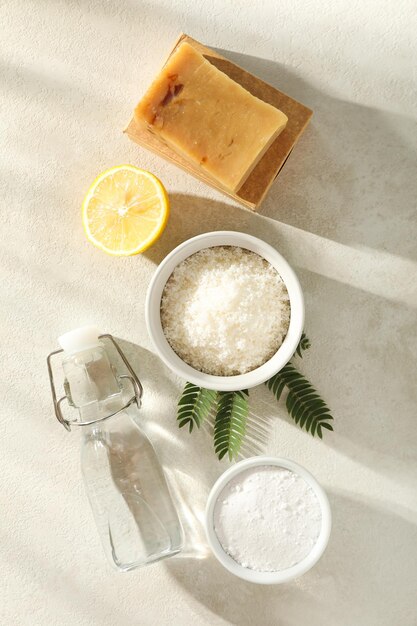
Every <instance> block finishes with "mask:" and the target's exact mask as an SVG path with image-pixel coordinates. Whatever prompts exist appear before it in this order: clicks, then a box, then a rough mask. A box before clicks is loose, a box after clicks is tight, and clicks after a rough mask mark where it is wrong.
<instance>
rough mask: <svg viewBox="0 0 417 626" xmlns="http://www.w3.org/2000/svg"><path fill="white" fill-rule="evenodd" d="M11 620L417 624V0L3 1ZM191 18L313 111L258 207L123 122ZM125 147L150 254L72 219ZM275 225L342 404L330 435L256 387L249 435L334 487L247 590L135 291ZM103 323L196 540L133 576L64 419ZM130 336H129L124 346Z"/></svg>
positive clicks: (119, 624) (318, 363)
mask: <svg viewBox="0 0 417 626" xmlns="http://www.w3.org/2000/svg"><path fill="white" fill-rule="evenodd" d="M0 23H1V25H2V35H1V39H0V55H1V56H0V62H1V70H0V82H1V90H0V101H1V111H2V113H1V116H0V133H1V152H0V198H1V200H0V201H1V206H2V213H1V214H2V221H1V243H0V275H1V305H0V315H1V326H0V332H1V369H2V372H1V377H0V384H1V406H0V412H1V429H2V437H1V440H0V442H1V443H0V454H1V472H2V481H1V485H2V488H1V492H0V510H1V514H0V529H1V542H0V560H1V578H2V583H1V595H0V623H1V624H2V625H3V624H4V625H6V624H7V626H12V625H18V626H54V625H59V626H130V625H140V626H148V625H149V626H153V625H157V626H165V625H167V626H168V625H170V626H188V625H190V626H191V625H193V626H194V625H198V626H220V625H225V624H236V625H239V626H245V625H251V626H252V625H255V624H256V625H260V626H261V625H262V626H304V624H307V623H308V624H309V625H310V626H323V625H326V626H374V625H375V626H393V625H394V624H401V626H414V625H415V624H416V623H417V609H416V596H417V576H416V562H417V527H416V519H417V496H416V479H417V464H416V460H417V459H416V457H417V429H416V406H417V398H416V385H415V355H416V353H417V346H416V308H417V292H416V275H417V272H416V266H417V263H416V257H417V247H416V241H417V223H416V222H417V217H416V206H415V203H416V197H417V176H416V170H415V165H416V144H417V142H416V140H417V131H416V124H415V119H414V118H415V109H416V104H417V95H416V74H415V58H416V53H417V46H416V39H415V32H416V22H415V3H414V2H413V1H412V0H402V1H400V2H394V1H393V0H383V1H382V2H380V1H378V2H377V1H376V0H369V1H368V2H365V3H364V2H359V1H357V0H353V1H350V2H347V0H335V1H334V2H331V3H323V2H321V1H320V0H307V1H306V2H302V3H300V2H299V3H294V2H290V0H283V1H281V2H279V3H278V2H276V3H274V2H269V3H268V2H262V1H261V0H255V1H254V2H251V3H249V2H240V3H237V2H231V1H225V0H213V1H212V2H210V3H207V2H201V1H196V0H192V1H191V0H184V1H183V2H181V3H179V2H178V3H175V2H170V1H169V0H159V1H158V2H153V1H152V0H150V1H149V2H134V0H126V1H124V2H115V1H114V0H110V1H109V2H102V1H101V0H96V1H94V0H79V1H73V2H69V1H68V2H63V1H56V2H51V1H50V0H49V1H48V0H42V1H40V0H27V1H25V2H20V3H19V2H16V1H15V0H11V1H7V0H3V2H2V3H1V4H0ZM180 31H185V32H187V33H189V34H190V35H191V36H194V37H195V38H197V39H199V40H201V41H204V42H206V43H207V44H208V45H210V46H213V47H216V48H218V49H220V50H222V51H223V54H225V55H229V56H230V57H231V58H232V60H234V61H236V62H237V63H239V64H241V65H243V66H244V67H245V68H247V69H249V70H250V71H252V72H253V73H255V74H258V75H259V76H260V77H261V78H263V79H265V80H267V81H269V82H271V83H272V84H274V85H276V86H277V87H279V88H280V89H282V90H284V91H287V92H288V93H289V94H290V95H292V96H294V97H295V98H297V99H299V100H301V101H302V102H305V103H306V104H307V105H308V106H311V107H312V108H313V109H314V111H315V116H314V118H313V121H312V124H311V126H310V128H309V130H308V131H307V133H306V134H305V135H304V136H303V138H302V139H301V141H300V144H299V145H298V146H297V148H296V150H294V153H293V155H292V156H291V159H290V160H289V161H288V163H287V165H286V166H285V168H284V170H283V171H282V173H281V174H280V176H279V179H278V181H277V183H276V184H275V185H274V187H273V188H272V191H271V193H270V195H269V197H268V199H267V200H266V202H265V205H264V211H263V215H262V216H258V215H253V214H251V213H250V212H248V211H245V210H243V209H241V208H238V207H235V206H233V205H232V204H231V203H230V202H229V201H228V200H225V199H224V198H223V197H222V196H221V195H220V194H217V193H215V192H214V191H212V190H210V189H208V188H207V187H206V186H204V185H203V184H202V183H199V182H197V181H196V180H194V179H192V178H191V177H188V176H187V175H186V174H185V173H183V172H181V171H180V170H178V169H176V168H175V167H173V166H172V165H170V164H168V163H166V162H164V161H162V160H160V159H159V158H157V157H155V156H152V155H150V154H149V153H147V152H145V151H143V150H141V149H140V148H139V147H138V146H136V145H134V144H133V143H132V142H129V141H128V140H127V138H126V137H124V136H123V135H122V133H121V130H122V128H123V127H124V125H125V124H126V123H127V121H128V120H129V117H130V113H131V110H132V107H133V106H134V104H135V102H136V100H137V99H138V97H139V96H140V95H141V93H143V91H144V89H145V88H146V86H147V85H148V83H149V81H150V80H151V78H152V76H153V74H154V73H155V72H156V70H157V69H158V67H159V65H160V63H161V60H162V59H163V58H164V56H165V55H166V54H167V52H168V51H169V49H170V47H171V46H172V43H173V41H174V40H175V38H176V37H177V36H178V34H179V32H180ZM123 162H131V163H134V164H138V165H140V166H142V167H145V168H148V169H150V170H152V171H153V172H155V173H156V174H157V175H158V176H160V178H161V179H162V180H163V181H164V183H165V185H166V187H167V189H168V191H169V193H170V195H171V200H172V216H171V219H170V222H169V226H168V228H167V231H166V232H165V234H164V236H163V238H162V239H161V240H160V242H159V243H158V244H157V245H156V246H155V247H154V248H152V249H151V250H150V251H149V253H147V254H146V255H143V256H140V257H136V258H130V259H119V260H118V259H114V258H110V257H107V256H106V255H104V254H103V253H101V252H100V251H99V250H96V249H95V248H93V247H92V246H90V245H89V244H88V243H87V242H86V240H85V239H84V236H83V231H82V226H81V220H80V204H81V201H82V198H83V195H84V193H85V192H86V190H87V188H88V186H89V184H90V182H91V181H92V179H93V178H94V177H95V176H96V174H98V173H99V172H100V171H102V170H103V169H105V168H106V167H109V166H111V165H114V164H118V163H123ZM224 228H231V229H236V230H239V229H241V230H243V231H245V232H249V233H252V234H254V235H258V236H260V237H263V238H264V239H265V240H267V241H268V242H270V243H271V244H273V245H275V246H276V247H277V248H278V250H280V251H281V252H282V253H283V254H284V255H285V256H286V257H287V258H288V260H289V261H290V262H291V263H292V264H293V266H294V267H295V269H296V270H297V272H298V274H299V277H300V280H301V282H302V286H303V289H304V292H305V297H306V306H307V319H306V330H307V332H308V334H309V336H310V339H311V341H312V348H311V350H310V352H309V354H308V355H307V356H305V358H304V359H303V361H302V363H301V365H300V367H301V369H302V370H303V371H304V372H305V373H306V374H307V375H308V376H309V377H310V378H311V380H312V381H313V382H314V384H316V385H317V387H318V388H319V389H320V391H321V392H322V394H323V396H324V397H325V398H326V400H327V401H328V403H329V405H330V406H331V407H332V409H333V412H334V416H335V433H334V434H333V435H332V434H329V436H327V437H326V438H325V441H323V442H321V441H319V440H314V439H312V438H311V437H310V436H308V435H306V434H304V433H302V432H300V431H299V430H298V429H297V428H296V427H295V426H294V425H293V424H292V423H291V421H290V420H289V419H288V417H287V415H286V411H285V408H283V407H282V406H279V407H277V405H276V404H274V401H273V399H272V398H271V396H270V395H269V394H268V392H267V390H266V389H264V388H259V389H257V390H256V391H254V393H253V395H252V400H251V402H252V410H253V414H252V416H251V420H252V422H253V423H256V424H258V430H257V432H258V436H257V440H256V441H252V443H251V446H250V449H246V450H245V454H246V455H248V454H253V453H259V452H265V453H268V454H275V455H281V456H287V457H289V458H292V459H294V460H295V461H298V462H299V463H301V464H303V465H305V466H306V467H307V468H308V469H309V470H310V471H311V472H312V473H313V474H315V476H316V477H317V478H318V480H319V481H320V482H321V483H322V484H323V486H324V487H325V488H326V489H327V491H328V494H329V498H330V502H331V506H332V509H333V516H334V526H333V533H332V536H331V540H330V543H329V546H328V549H327V552H326V553H325V555H324V556H323V558H322V560H321V561H320V562H319V563H318V565H317V566H316V567H315V568H314V569H313V570H312V571H311V572H309V573H308V574H306V575H305V576H304V577H302V578H301V579H299V580H297V581H295V582H293V583H290V584H287V585H282V586H280V587H273V588H272V587H257V586H252V585H250V584H249V583H245V582H243V581H240V580H238V579H235V578H233V577H232V576H231V575H230V574H228V573H227V572H226V571H224V570H223V569H222V568H221V566H220V565H218V564H217V562H216V561H215V560H214V559H213V558H212V557H211V556H210V555H209V554H208V550H207V545H206V542H205V539H204V534H203V530H202V525H201V521H202V516H203V509H204V505H205V501H206V497H207V494H208V492H209V489H210V487H211V486H212V484H213V482H214V481H215V479H216V478H217V476H218V475H219V474H220V473H221V472H222V471H223V470H224V469H225V468H226V467H227V462H226V461H224V462H222V463H219V462H218V461H217V460H216V459H215V457H214V454H213V451H212V448H211V445H212V444H211V439H210V436H209V434H208V433H207V432H206V431H204V430H203V431H201V432H195V433H193V434H192V436H190V435H188V433H186V432H182V431H179V430H178V429H177V426H176V424H175V401H176V396H177V394H178V392H179V390H180V387H181V381H179V380H177V379H176V378H175V377H174V376H172V375H171V374H170V373H169V372H168V371H167V370H166V369H165V368H164V367H163V366H162V364H161V363H160V362H159V360H158V358H157V357H156V356H155V355H154V354H153V353H152V348H151V346H150V343H149V340H148V337H147V334H146V329H145V325H144V311H143V302H144V295H145V291H146V287H147V284H148V282H149V279H150V277H151V275H152V272H153V271H154V269H155V266H156V264H157V263H158V262H159V261H160V260H161V259H162V258H163V256H164V255H165V254H166V253H167V252H169V251H170V250H171V249H172V248H173V246H174V245H176V244H177V243H179V242H180V241H182V240H184V239H186V238H187V237H189V236H191V235H193V234H197V233H200V232H204V231H208V230H211V229H224ZM86 322H95V323H96V324H98V325H99V326H100V327H101V328H102V329H103V331H108V332H112V333H113V334H115V335H116V336H118V337H120V338H121V339H123V340H124V342H123V345H124V347H125V348H126V349H127V351H128V353H129V355H130V357H131V358H132V360H133V362H134V364H135V366H136V368H137V370H138V373H139V375H140V377H141V379H142V380H143V383H144V386H145V390H146V395H145V403H144V409H143V412H142V416H143V421H144V423H145V426H146V429H147V430H148V432H149V434H150V435H151V436H152V437H153V440H154V442H155V446H156V448H157V450H158V452H159V454H160V456H161V459H162V461H163V463H164V465H165V467H166V469H167V472H168V474H169V477H170V480H171V483H172V487H173V490H174V492H175V497H176V501H177V503H178V507H179V509H180V511H181V516H182V518H183V520H184V526H185V529H186V537H187V544H186V547H185V550H184V552H183V554H182V555H181V556H180V557H178V558H175V559H171V560H170V561H167V562H164V563H159V564H156V565H154V566H152V567H149V568H146V569H144V570H141V571H136V572H133V573H130V574H124V575H122V574H118V573H116V572H113V571H112V570H111V569H110V568H109V567H108V566H107V564H106V562H105V561H104V558H103V554H102V551H101V547H100V544H99V539H98V535H97V533H96V531H95V527H94V523H93V520H92V516H91V513H90V510H89V505H88V502H87V499H86V496H85V494H84V491H83V485H82V482H81V478H80V472H79V433H78V432H73V433H71V434H68V433H66V432H65V431H64V429H63V428H62V427H60V426H59V425H58V423H57V422H56V421H55V420H54V418H53V414H52V409H51V401H50V394H49V388H48V380H47V373H46V366H45V357H46V355H47V353H48V352H49V351H50V350H51V349H53V348H55V347H56V337H57V336H58V335H59V334H61V333H62V332H64V331H66V330H69V329H71V328H73V327H75V326H77V325H79V324H82V323H86ZM126 342H129V343H126Z"/></svg>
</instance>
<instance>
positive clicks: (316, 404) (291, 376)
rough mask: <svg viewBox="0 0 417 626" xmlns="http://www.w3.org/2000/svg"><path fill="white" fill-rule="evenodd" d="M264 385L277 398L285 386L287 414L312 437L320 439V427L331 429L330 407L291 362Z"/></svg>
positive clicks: (321, 434)
mask: <svg viewBox="0 0 417 626" xmlns="http://www.w3.org/2000/svg"><path fill="white" fill-rule="evenodd" d="M300 343H301V342H300ZM303 349H305V348H303ZM297 350H298V349H297ZM266 385H267V387H268V388H269V389H270V390H271V391H272V392H273V393H274V395H275V396H276V398H277V400H279V399H280V397H281V394H282V391H283V389H284V388H285V387H287V389H288V395H287V399H286V407H287V411H288V413H289V415H290V416H291V417H292V418H293V420H294V422H295V423H296V424H298V426H299V427H300V428H304V429H305V430H306V431H307V432H309V433H311V435H313V437H314V435H315V434H316V433H317V436H318V437H319V438H320V439H321V438H322V436H323V433H322V428H325V429H327V430H333V426H332V425H331V424H330V423H329V422H330V421H331V420H333V417H332V415H331V414H330V409H329V408H328V407H327V405H326V403H325V402H324V400H322V399H321V397H320V396H319V394H318V393H317V391H316V389H315V388H314V387H313V385H312V384H311V383H310V382H309V381H308V380H307V379H306V378H305V377H304V376H303V375H302V374H301V373H300V372H299V371H298V370H297V369H296V368H295V367H294V365H293V364H292V363H287V365H285V367H283V368H282V370H281V371H280V372H278V374H275V376H273V377H272V378H271V379H270V380H268V381H267V382H266Z"/></svg>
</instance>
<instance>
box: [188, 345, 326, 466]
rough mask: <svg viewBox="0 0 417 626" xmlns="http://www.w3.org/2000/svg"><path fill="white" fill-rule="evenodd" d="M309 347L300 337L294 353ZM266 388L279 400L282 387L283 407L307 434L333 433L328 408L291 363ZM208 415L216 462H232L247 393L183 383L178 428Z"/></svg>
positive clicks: (243, 425) (195, 423) (246, 412)
mask: <svg viewBox="0 0 417 626" xmlns="http://www.w3.org/2000/svg"><path fill="white" fill-rule="evenodd" d="M308 348H310V341H309V339H308V337H307V335H306V334H305V333H303V334H302V336H301V339H300V342H299V344H298V346H297V349H296V352H295V354H297V355H298V356H299V357H301V358H302V356H303V351H304V350H308ZM265 384H266V386H267V387H268V389H270V390H271V391H272V392H273V394H274V395H275V397H276V399H277V400H278V401H279V400H280V398H281V395H282V393H283V391H284V389H285V388H286V389H287V391H288V394H287V398H286V403H285V404H286V407H287V411H288V413H289V415H290V416H291V417H292V419H293V420H294V422H295V424H297V425H298V426H299V427H300V428H303V429H304V430H306V431H307V432H309V433H310V434H311V435H313V437H314V435H315V434H317V435H318V437H320V439H321V438H322V436H323V430H322V429H323V428H324V429H326V430H330V431H332V430H333V426H332V425H331V423H330V422H331V420H333V417H332V415H331V414H330V409H329V408H328V407H327V405H326V403H325V402H324V400H322V398H321V397H320V395H319V394H318V392H317V391H316V389H315V388H314V387H313V385H312V384H311V383H310V382H309V381H308V380H307V379H306V378H305V376H303V374H301V373H300V372H299V371H298V370H297V368H296V367H295V366H294V364H293V363H292V362H289V363H287V365H285V366H284V367H283V368H282V370H280V371H279V372H278V373H277V374H275V376H273V377H272V378H271V379H270V380H268V381H266V383H265ZM210 414H214V451H215V453H216V455H217V456H218V458H219V459H222V458H223V457H224V456H225V455H226V454H227V455H228V456H229V460H230V461H232V460H233V459H236V458H237V457H238V455H239V451H240V449H241V446H242V442H243V440H244V437H245V434H246V422H247V417H248V415H249V392H248V391H247V390H243V391H212V390H211V389H204V388H202V387H198V386H197V385H193V384H192V383H189V382H187V383H186V384H185V387H184V390H183V392H182V394H181V397H180V399H179V401H178V413H177V421H178V425H179V427H180V428H182V427H183V426H188V429H189V432H191V431H192V430H193V427H194V426H196V427H197V428H200V427H201V425H202V424H203V422H204V421H205V420H206V419H207V417H208V416H209V415H210Z"/></svg>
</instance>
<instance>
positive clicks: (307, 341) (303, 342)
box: [296, 333, 311, 358]
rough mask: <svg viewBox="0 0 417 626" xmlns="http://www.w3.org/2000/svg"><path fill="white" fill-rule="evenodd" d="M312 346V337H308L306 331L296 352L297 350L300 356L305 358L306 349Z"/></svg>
mask: <svg viewBox="0 0 417 626" xmlns="http://www.w3.org/2000/svg"><path fill="white" fill-rule="evenodd" d="M310 346H311V343H310V339H309V338H308V337H307V335H306V334H305V333H303V334H302V335H301V339H300V341H299V342H298V346H297V349H296V352H297V354H298V356H300V357H301V358H303V352H304V350H308V349H309V348H310Z"/></svg>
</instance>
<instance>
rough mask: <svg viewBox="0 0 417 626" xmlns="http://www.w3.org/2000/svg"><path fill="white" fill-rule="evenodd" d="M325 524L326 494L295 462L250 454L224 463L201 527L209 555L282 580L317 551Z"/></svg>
mask: <svg viewBox="0 0 417 626" xmlns="http://www.w3.org/2000/svg"><path fill="white" fill-rule="evenodd" d="M330 530H331V511H330V505H329V501H328V499H327V496H326V494H325V492H324V490H323V489H322V487H321V486H320V485H319V484H318V482H317V481H316V479H315V478H314V477H313V476H312V475H311V474H310V472H308V471H307V470H306V469H305V468H303V467H302V466H301V465H298V464H297V463H295V462H294V461H290V460H288V459H282V458H276V457H262V456H260V457H252V458H250V459H246V460H244V461H241V462H239V463H237V464H236V465H234V466H233V467H231V468H229V469H228V470H227V471H226V472H224V473H223V474H222V475H221V476H220V478H219V479H218V480H217V482H216V483H215V485H214V486H213V488H212V490H211V492H210V495H209V499H208V502H207V508H206V533H207V538H208V541H209V544H210V547H211V549H212V551H213V554H214V555H215V557H216V558H217V559H218V560H219V561H220V563H221V564H222V565H223V566H224V567H225V568H226V569H227V570H229V571H230V572H231V573H232V574H235V575H236V576H238V577H239V578H243V579H244V580H248V581H250V582H253V583H260V584H277V583H284V582H288V581H290V580H292V579H293V578H296V577H298V576H301V575H302V574H305V573H306V572H307V571H308V570H309V569H311V568H312V567H313V566H314V565H315V564H316V563H317V561H318V560H319V559H320V557H321V556H322V554H323V552H324V551H325V549H326V546H327V543H328V540H329V536H330Z"/></svg>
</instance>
